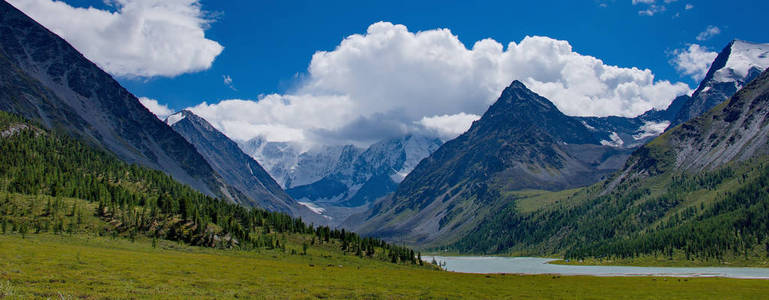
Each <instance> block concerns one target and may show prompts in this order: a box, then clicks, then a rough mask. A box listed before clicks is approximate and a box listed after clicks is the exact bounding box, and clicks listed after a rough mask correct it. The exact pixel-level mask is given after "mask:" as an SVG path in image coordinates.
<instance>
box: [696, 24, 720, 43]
mask: <svg viewBox="0 0 769 300" xmlns="http://www.w3.org/2000/svg"><path fill="white" fill-rule="evenodd" d="M720 33H721V29H720V28H718V27H716V26H713V25H709V26H708V27H707V28H705V31H703V32H700V34H698V35H697V40H698V41H704V40H708V39H710V38H712V37H714V36H716V35H718V34H720Z"/></svg>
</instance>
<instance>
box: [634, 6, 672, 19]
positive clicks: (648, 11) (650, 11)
mask: <svg viewBox="0 0 769 300" xmlns="http://www.w3.org/2000/svg"><path fill="white" fill-rule="evenodd" d="M665 10H667V8H665V6H664V5H656V4H652V5H649V8H647V9H644V10H639V11H638V15H641V16H649V17H651V16H654V15H655V14H657V13H660V12H663V11H665Z"/></svg>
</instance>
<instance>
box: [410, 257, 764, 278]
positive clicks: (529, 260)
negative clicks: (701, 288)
mask: <svg viewBox="0 0 769 300" xmlns="http://www.w3.org/2000/svg"><path fill="white" fill-rule="evenodd" d="M422 259H423V260H425V261H432V260H433V259H435V260H436V261H437V262H438V263H439V264H441V265H442V266H443V267H444V269H445V270H446V271H450V272H457V273H471V274H510V275H553V276H597V277H663V278H666V277H671V278H708V277H723V278H736V279H762V280H769V268H756V267H731V266H729V267H724V266H718V267H670V266H665V267H657V266H651V267H645V266H615V265H575V264H568V265H567V264H558V263H553V262H557V261H562V260H561V259H558V258H542V257H498V256H422Z"/></svg>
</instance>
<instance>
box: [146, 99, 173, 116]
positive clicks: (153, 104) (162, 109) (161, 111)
mask: <svg viewBox="0 0 769 300" xmlns="http://www.w3.org/2000/svg"><path fill="white" fill-rule="evenodd" d="M139 102H141V104H142V105H144V107H146V108H147V109H149V111H150V112H152V113H153V114H155V116H156V117H158V119H161V120H165V118H166V117H168V116H170V115H171V114H173V113H174V111H173V110H172V109H171V108H169V107H168V106H167V105H165V104H160V103H159V102H158V100H155V99H150V98H147V97H139Z"/></svg>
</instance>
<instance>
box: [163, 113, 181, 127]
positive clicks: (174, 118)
mask: <svg viewBox="0 0 769 300" xmlns="http://www.w3.org/2000/svg"><path fill="white" fill-rule="evenodd" d="M184 117H185V115H184V114H183V113H182V112H178V113H175V114H173V115H170V116H168V118H166V124H168V126H174V124H176V123H178V122H179V121H181V120H184Z"/></svg>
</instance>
